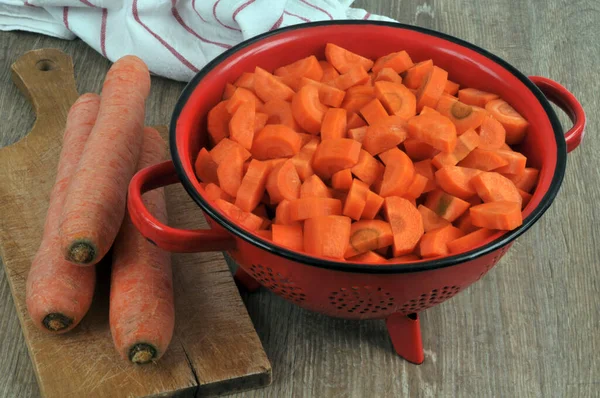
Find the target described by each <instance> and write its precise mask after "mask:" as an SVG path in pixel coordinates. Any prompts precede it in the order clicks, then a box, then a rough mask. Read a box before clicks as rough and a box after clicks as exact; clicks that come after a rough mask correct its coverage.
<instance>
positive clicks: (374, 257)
mask: <svg viewBox="0 0 600 398" xmlns="http://www.w3.org/2000/svg"><path fill="white" fill-rule="evenodd" d="M346 260H348V261H351V262H355V263H367V264H384V263H386V262H387V260H386V258H385V257H383V256H381V255H379V254H377V253H376V252H373V251H368V252H365V253H362V254H359V255H358V256H354V257H350V258H347V259H346Z"/></svg>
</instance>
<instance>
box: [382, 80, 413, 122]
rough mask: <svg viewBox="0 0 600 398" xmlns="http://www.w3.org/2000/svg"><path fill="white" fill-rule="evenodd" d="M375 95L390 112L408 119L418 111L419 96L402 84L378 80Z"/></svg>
mask: <svg viewBox="0 0 600 398" xmlns="http://www.w3.org/2000/svg"><path fill="white" fill-rule="evenodd" d="M375 95H376V96H377V98H378V99H379V101H381V103H382V104H383V106H384V107H385V109H386V110H387V111H388V112H389V113H390V114H393V115H397V116H400V117H403V118H404V119H408V118H410V117H412V116H415V115H416V113H417V98H416V97H415V95H414V94H413V93H412V92H411V91H410V90H409V89H407V88H406V87H405V86H403V85H402V84H397V83H391V82H386V81H377V82H375Z"/></svg>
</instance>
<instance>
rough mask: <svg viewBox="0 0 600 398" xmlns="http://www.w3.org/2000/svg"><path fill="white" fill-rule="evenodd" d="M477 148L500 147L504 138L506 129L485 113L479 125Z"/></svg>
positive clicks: (491, 148) (489, 148) (492, 148)
mask: <svg viewBox="0 0 600 398" xmlns="http://www.w3.org/2000/svg"><path fill="white" fill-rule="evenodd" d="M479 138H480V140H479V148H481V149H487V150H494V149H500V148H501V147H502V145H503V144H504V142H505V140H506V130H504V127H503V126H502V123H500V122H499V121H497V120H496V119H495V118H494V117H493V116H492V115H487V116H486V117H485V118H484V119H483V122H482V123H481V126H480V127H479Z"/></svg>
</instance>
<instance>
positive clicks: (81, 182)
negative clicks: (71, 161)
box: [60, 56, 150, 265]
mask: <svg viewBox="0 0 600 398" xmlns="http://www.w3.org/2000/svg"><path fill="white" fill-rule="evenodd" d="M149 91H150V74H149V72H148V68H147V66H146V64H144V62H143V61H142V60H141V59H139V58H137V57H135V56H125V57H123V58H121V59H119V60H118V61H117V62H115V63H114V64H113V66H112V67H111V68H110V70H109V71H108V73H107V75H106V79H105V81H104V85H103V88H102V99H101V101H100V110H99V112H98V118H97V120H96V124H95V126H94V128H93V129H92V133H91V134H90V138H89V140H88V142H87V144H86V146H85V149H84V151H83V155H82V157H81V161H80V162H79V166H78V168H77V171H76V172H75V174H74V175H73V178H72V180H71V183H70V184H69V188H68V193H67V195H66V199H65V203H64V207H63V214H62V220H61V223H60V224H61V225H60V236H61V247H62V250H63V253H64V256H65V259H66V260H67V261H70V262H72V263H74V264H82V265H94V264H96V263H98V262H99V261H100V259H101V258H102V257H104V256H105V255H106V253H107V252H108V250H109V249H110V247H111V245H112V243H113V241H114V240H115V237H116V236H117V233H118V232H119V228H120V226H121V222H122V221H123V217H124V215H125V206H126V193H127V186H128V184H129V181H130V180H131V177H132V176H133V173H134V172H135V170H136V165H137V162H138V158H139V155H140V149H141V147H142V141H143V138H144V134H143V130H144V107H145V102H146V98H147V96H148V93H149ZM123 109H127V112H125V113H124V112H123Z"/></svg>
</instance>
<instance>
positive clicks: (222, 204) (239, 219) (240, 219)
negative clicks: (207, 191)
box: [215, 199, 263, 231]
mask: <svg viewBox="0 0 600 398" xmlns="http://www.w3.org/2000/svg"><path fill="white" fill-rule="evenodd" d="M215 205H216V206H217V207H218V208H219V209H221V210H222V211H223V213H225V215H226V216H228V217H229V218H231V219H232V221H233V222H235V223H236V224H238V225H239V226H241V227H243V228H247V229H249V230H250V231H256V230H258V229H259V228H260V226H261V225H262V223H263V219H262V218H260V217H259V216H257V215H256V214H252V213H250V212H249V211H244V210H242V209H240V208H239V207H237V206H236V205H234V204H232V203H229V202H227V201H226V200H223V199H217V200H215Z"/></svg>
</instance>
